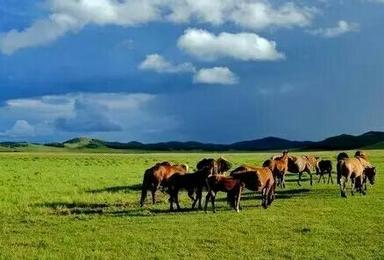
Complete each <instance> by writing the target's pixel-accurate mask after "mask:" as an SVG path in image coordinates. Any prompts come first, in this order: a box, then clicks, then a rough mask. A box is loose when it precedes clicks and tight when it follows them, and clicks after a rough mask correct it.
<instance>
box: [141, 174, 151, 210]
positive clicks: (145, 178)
mask: <svg viewBox="0 0 384 260" xmlns="http://www.w3.org/2000/svg"><path fill="white" fill-rule="evenodd" d="M151 173H152V171H151V169H148V170H146V171H145V172H144V176H143V184H142V185H141V198H140V206H141V207H142V206H144V201H145V198H146V197H147V191H148V186H149V184H150V183H151Z"/></svg>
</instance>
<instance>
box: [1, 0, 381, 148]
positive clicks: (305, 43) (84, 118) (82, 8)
mask: <svg viewBox="0 0 384 260" xmlns="http://www.w3.org/2000/svg"><path fill="white" fill-rule="evenodd" d="M383 17H384V1H383V0H348V1H342V0H311V1H309V0H308V1H307V0H291V1H282V0H270V1H268V0H210V1H207V0H66V1H62V0H35V1H29V0H0V141H5V140H7V141H22V140H23V141H33V142H52V141H63V140H66V139H69V138H72V137H77V136H89V137H95V138H101V139H105V140H111V141H124V142H126V141H133V140H137V141H141V142H147V143H148V142H160V141H170V140H177V141H189V140H194V141H202V142H214V143H231V142H236V141H242V140H250V139H255V138H262V137H267V136H277V137H282V138H287V139H294V140H313V141H315V140H321V139H323V138H326V137H329V136H332V135H337V134H342V133H347V134H360V133H363V132H366V131H370V130H376V131H384V117H383V116H382V111H383V98H384V43H383V41H384V19H383Z"/></svg>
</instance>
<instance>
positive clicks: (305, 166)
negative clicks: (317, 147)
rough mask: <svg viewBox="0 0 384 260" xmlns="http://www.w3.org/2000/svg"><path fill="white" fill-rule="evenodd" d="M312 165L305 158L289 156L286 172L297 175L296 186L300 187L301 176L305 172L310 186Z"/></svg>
mask: <svg viewBox="0 0 384 260" xmlns="http://www.w3.org/2000/svg"><path fill="white" fill-rule="evenodd" d="M311 168H312V165H311V163H310V162H309V161H308V159H307V157H306V156H289V158H288V171H289V172H292V173H297V174H299V178H298V180H297V184H298V185H299V186H301V183H300V181H301V175H302V174H303V173H304V172H306V173H308V175H309V177H310V184H311V186H312V173H311Z"/></svg>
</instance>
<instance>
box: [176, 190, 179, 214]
mask: <svg viewBox="0 0 384 260" xmlns="http://www.w3.org/2000/svg"><path fill="white" fill-rule="evenodd" d="M175 200H176V207H177V210H180V204H179V190H176V192H175Z"/></svg>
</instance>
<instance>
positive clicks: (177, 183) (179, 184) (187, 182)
mask: <svg viewBox="0 0 384 260" xmlns="http://www.w3.org/2000/svg"><path fill="white" fill-rule="evenodd" d="M212 174H213V168H208V167H204V168H203V169H201V170H197V171H196V172H194V173H187V174H180V173H175V174H174V175H172V176H171V177H170V178H169V181H168V193H169V203H170V210H171V211H173V203H175V204H176V207H177V210H180V205H179V192H180V190H181V189H185V190H187V192H188V196H189V198H190V199H191V200H192V209H194V208H195V206H196V203H197V202H198V203H199V205H198V207H199V209H202V206H201V198H202V194H203V188H204V186H206V185H207V181H206V180H207V178H208V176H210V175H212ZM195 194H196V197H194V195H195Z"/></svg>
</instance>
